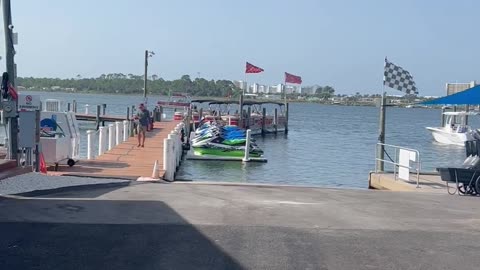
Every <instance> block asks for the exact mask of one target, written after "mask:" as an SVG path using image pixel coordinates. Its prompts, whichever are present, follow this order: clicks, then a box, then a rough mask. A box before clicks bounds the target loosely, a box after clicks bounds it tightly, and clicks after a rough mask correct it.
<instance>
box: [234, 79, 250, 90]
mask: <svg viewBox="0 0 480 270" xmlns="http://www.w3.org/2000/svg"><path fill="white" fill-rule="evenodd" d="M233 84H234V85H235V86H236V87H238V88H240V89H242V90H245V91H247V90H248V89H247V82H245V81H233Z"/></svg>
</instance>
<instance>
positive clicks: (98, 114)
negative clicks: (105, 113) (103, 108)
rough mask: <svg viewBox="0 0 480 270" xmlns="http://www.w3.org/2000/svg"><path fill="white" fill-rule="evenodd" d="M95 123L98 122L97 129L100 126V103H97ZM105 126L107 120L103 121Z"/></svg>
mask: <svg viewBox="0 0 480 270" xmlns="http://www.w3.org/2000/svg"><path fill="white" fill-rule="evenodd" d="M95 123H96V125H95V126H96V130H98V129H99V128H100V105H97V114H96V116H95ZM103 126H105V121H104V122H103Z"/></svg>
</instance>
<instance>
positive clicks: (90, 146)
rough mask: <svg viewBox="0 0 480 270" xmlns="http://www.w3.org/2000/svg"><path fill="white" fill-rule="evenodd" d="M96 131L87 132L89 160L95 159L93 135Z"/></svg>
mask: <svg viewBox="0 0 480 270" xmlns="http://www.w3.org/2000/svg"><path fill="white" fill-rule="evenodd" d="M94 134H95V131H94V130H87V159H93V135H94Z"/></svg>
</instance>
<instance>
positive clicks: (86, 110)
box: [85, 104, 90, 114]
mask: <svg viewBox="0 0 480 270" xmlns="http://www.w3.org/2000/svg"><path fill="white" fill-rule="evenodd" d="M89 107H90V105H88V104H85V114H88V113H89V110H88V108H89Z"/></svg>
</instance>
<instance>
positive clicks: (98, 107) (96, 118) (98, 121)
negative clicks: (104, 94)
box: [95, 105, 100, 130]
mask: <svg viewBox="0 0 480 270" xmlns="http://www.w3.org/2000/svg"><path fill="white" fill-rule="evenodd" d="M95 123H96V130H98V128H99V127H100V105H97V114H96V115H95Z"/></svg>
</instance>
